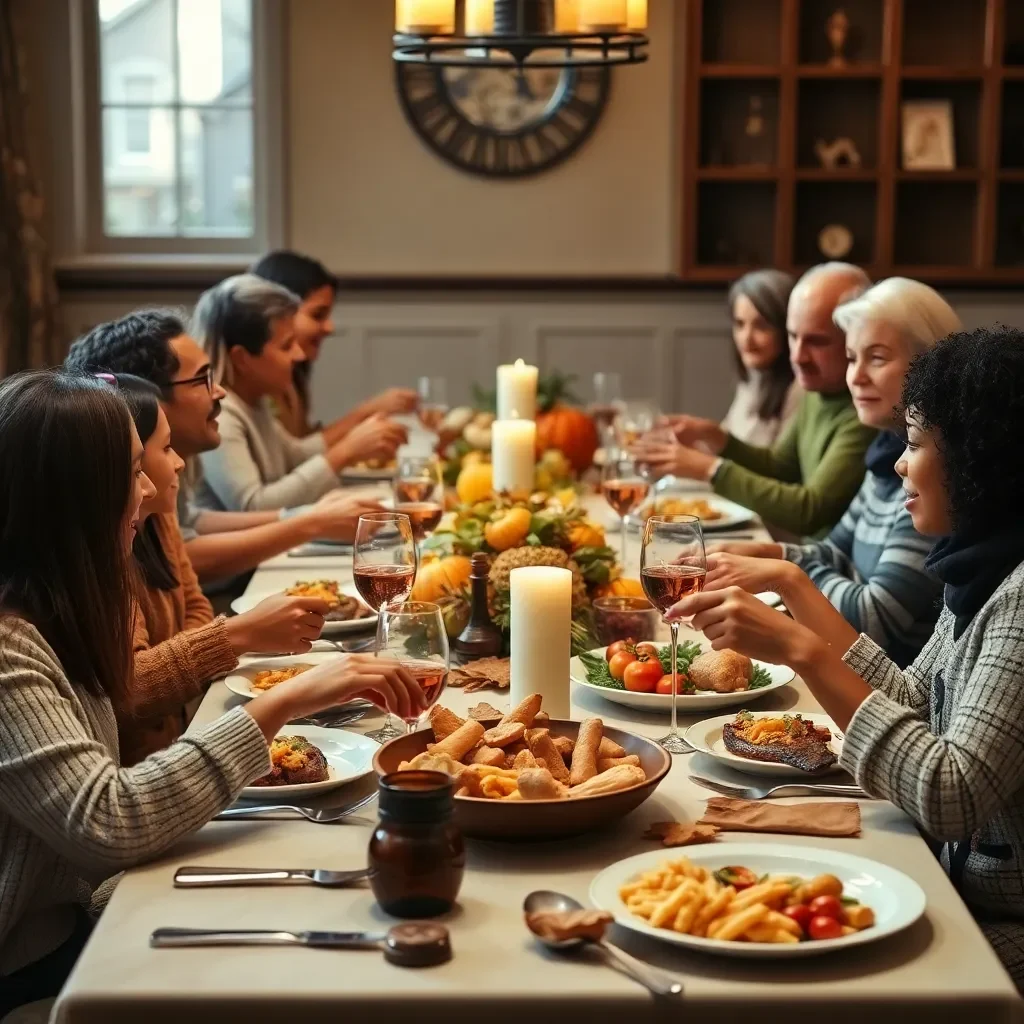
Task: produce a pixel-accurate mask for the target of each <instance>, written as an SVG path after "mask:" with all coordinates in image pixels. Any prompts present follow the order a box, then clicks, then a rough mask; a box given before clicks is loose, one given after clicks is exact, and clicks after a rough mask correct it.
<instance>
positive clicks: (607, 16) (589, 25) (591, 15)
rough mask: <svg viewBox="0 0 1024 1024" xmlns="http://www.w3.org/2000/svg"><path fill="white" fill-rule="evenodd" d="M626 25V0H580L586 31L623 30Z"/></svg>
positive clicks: (582, 23) (583, 27)
mask: <svg viewBox="0 0 1024 1024" xmlns="http://www.w3.org/2000/svg"><path fill="white" fill-rule="evenodd" d="M625 27H626V0H580V28H581V29H582V30H583V31H584V32H621V31H622V30H623V29H624V28H625Z"/></svg>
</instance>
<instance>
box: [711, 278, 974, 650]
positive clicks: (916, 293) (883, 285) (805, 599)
mask: <svg viewBox="0 0 1024 1024" xmlns="http://www.w3.org/2000/svg"><path fill="white" fill-rule="evenodd" d="M833 318H834V320H835V322H836V324H837V326H839V327H841V328H842V329H843V331H844V332H845V334H846V355H847V359H848V360H849V365H848V369H847V373H846V383H847V386H848V387H849V389H850V393H851V394H852V396H853V402H854V405H855V407H856V409H857V416H858V417H859V418H860V421H861V423H863V424H865V426H869V427H876V428H878V430H879V434H878V436H877V437H876V438H875V440H874V441H873V442H872V444H871V447H870V448H868V450H867V454H866V456H865V461H866V463H867V470H868V472H867V474H866V475H865V477H864V482H863V484H862V485H861V488H860V490H859V491H858V492H857V495H856V497H855V498H854V499H853V501H852V503H851V504H850V507H849V508H848V509H847V510H846V512H845V513H844V515H843V518H842V519H841V520H840V521H839V523H838V524H837V525H836V527H835V529H833V530H832V532H831V533H830V534H829V535H828V537H826V538H825V539H824V540H823V541H816V542H810V543H806V544H752V543H749V542H748V543H733V544H723V545H721V546H720V547H717V548H713V549H712V551H715V552H718V553H722V554H720V557H717V558H716V559H715V563H714V564H715V568H714V569H713V570H712V572H710V573H709V575H708V580H707V588H708V589H713V590H714V589H722V588H723V587H727V586H738V587H742V588H743V589H744V590H749V591H750V592H751V593H755V594H756V593H759V592H761V591H765V590H770V591H775V592H776V593H779V594H781V595H782V597H783V599H784V600H785V602H786V606H787V607H788V608H789V611H790V613H791V614H792V615H793V617H794V618H795V619H796V620H797V621H798V622H803V623H804V624H805V625H807V626H809V627H810V628H811V629H814V628H815V627H816V623H817V620H818V617H819V616H820V615H822V614H824V615H825V616H828V615H830V614H831V611H832V608H835V609H836V610H837V611H838V612H839V613H840V614H841V615H842V616H843V618H844V619H846V621H847V622H848V623H849V624H850V625H851V626H852V627H853V628H854V629H855V630H857V632H858V633H865V634H867V635H868V636H869V637H871V639H872V640H874V641H875V642H876V643H877V644H878V645H879V646H880V647H881V648H882V650H884V651H885V653H886V654H887V655H888V656H889V657H890V658H892V660H893V661H895V662H896V664H897V665H899V666H900V667H901V668H902V667H903V666H905V665H907V664H909V663H910V662H911V661H913V659H914V658H915V657H916V656H917V655H918V653H919V652H920V650H921V648H922V647H923V646H924V644H925V642H926V641H927V639H928V637H929V636H931V632H932V628H933V627H934V625H935V620H936V618H937V617H938V614H939V607H940V604H941V596H942V587H941V584H940V583H939V582H938V581H937V580H936V579H935V577H934V576H932V575H931V574H930V573H928V572H927V571H926V569H925V559H926V558H927V557H928V552H929V550H930V549H931V546H932V540H931V539H929V538H927V537H922V536H921V535H920V534H919V533H918V532H917V530H915V529H914V524H913V521H912V520H911V518H910V513H909V512H908V511H907V510H906V509H905V508H904V507H903V489H902V487H901V485H900V478H899V477H898V476H897V475H896V461H897V459H899V457H900V455H901V454H902V453H903V440H902V434H903V413H902V409H901V406H900V391H901V389H902V387H903V379H904V377H905V376H906V373H907V368H908V367H909V366H910V362H911V360H912V359H913V358H914V357H915V356H916V355H919V354H920V353H922V352H926V351H928V350H929V349H930V348H932V346H934V344H935V343H936V342H937V341H938V340H939V339H940V338H944V337H946V335H948V334H952V333H953V332H954V331H959V330H960V328H961V323H960V319H959V318H958V317H957V315H956V313H954V312H953V310H952V308H951V307H950V306H949V304H948V303H947V302H946V300H945V299H943V298H942V296H941V295H939V294H938V292H936V291H934V290H933V289H932V288H929V287H928V286H927V285H924V284H921V283H920V282H919V281H911V280H909V279H907V278H905V277H891V278H889V279H888V280H886V281H881V282H880V283H879V284H876V285H875V286H874V287H872V288H869V289H868V290H867V291H865V292H864V293H863V294H862V295H860V296H859V297H856V298H853V299H851V300H850V301H848V302H845V303H843V304H842V305H841V306H839V307H838V308H837V309H836V311H835V313H834V315H833ZM736 556H745V557H736ZM751 556H753V557H751ZM779 559H784V560H785V561H779ZM823 597H824V598H825V599H826V600H823V599H822V598H823ZM829 605H831V607H829Z"/></svg>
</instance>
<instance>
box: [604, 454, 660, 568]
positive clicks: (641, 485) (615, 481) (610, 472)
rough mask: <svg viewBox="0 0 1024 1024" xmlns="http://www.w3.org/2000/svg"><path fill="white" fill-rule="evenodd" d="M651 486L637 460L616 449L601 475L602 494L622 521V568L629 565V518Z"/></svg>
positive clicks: (606, 462)
mask: <svg viewBox="0 0 1024 1024" xmlns="http://www.w3.org/2000/svg"><path fill="white" fill-rule="evenodd" d="M649 488H650V484H649V483H648V482H647V481H646V480H645V479H644V478H643V476H642V475H641V473H640V469H639V467H638V466H637V464H636V460H635V459H634V458H633V457H632V456H631V455H630V454H629V452H627V451H625V450H624V449H613V450H612V451H610V452H609V453H608V457H607V458H606V459H605V464H604V470H603V471H602V473H601V493H602V494H603V495H604V500H605V501H607V502H608V504H609V505H611V507H612V509H613V510H614V512H615V514H616V515H617V516H618V517H619V523H620V527H621V544H622V564H623V565H625V564H626V516H627V515H629V513H630V512H632V511H633V509H635V508H636V507H637V506H638V505H639V504H640V503H641V502H642V501H643V500H644V498H646V497H647V491H648V489H649Z"/></svg>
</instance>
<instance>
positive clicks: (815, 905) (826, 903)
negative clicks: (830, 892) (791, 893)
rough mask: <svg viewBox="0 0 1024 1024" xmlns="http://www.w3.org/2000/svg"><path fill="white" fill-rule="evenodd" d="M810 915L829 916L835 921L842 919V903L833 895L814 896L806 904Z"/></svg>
mask: <svg viewBox="0 0 1024 1024" xmlns="http://www.w3.org/2000/svg"><path fill="white" fill-rule="evenodd" d="M807 909H808V910H810V912H811V916H812V917H831V918H833V919H834V920H836V921H842V919H843V905H842V903H840V902H839V900H838V899H837V898H836V897H835V896H816V897H815V898H814V899H813V900H811V902H810V903H808V904H807Z"/></svg>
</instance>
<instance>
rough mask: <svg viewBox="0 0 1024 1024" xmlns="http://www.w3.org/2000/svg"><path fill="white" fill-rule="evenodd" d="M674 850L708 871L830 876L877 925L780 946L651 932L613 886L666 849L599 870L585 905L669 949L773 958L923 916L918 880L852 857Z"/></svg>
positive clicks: (784, 849)
mask: <svg viewBox="0 0 1024 1024" xmlns="http://www.w3.org/2000/svg"><path fill="white" fill-rule="evenodd" d="M680 852H681V853H684V854H685V856H686V857H687V858H688V859H689V860H690V861H692V862H693V863H694V864H696V865H699V866H701V867H704V868H707V869H708V870H709V871H712V870H715V871H717V870H718V869H719V868H722V867H725V866H726V865H743V866H744V867H748V868H750V869H751V870H752V871H753V872H754V874H755V875H763V874H771V875H798V876H800V877H801V878H805V879H807V880H810V879H811V878H813V877H814V876H815V875H823V874H830V875H835V876H836V877H837V878H838V879H839V880H840V881H841V882H842V883H843V894H844V895H845V896H850V897H852V898H853V899H856V900H859V901H860V902H861V903H863V904H864V905H865V906H868V907H870V908H871V909H872V910H873V911H874V912H875V923H874V924H873V925H872V926H871V927H870V928H865V929H864V930H863V931H859V932H853V933H852V934H851V935H844V936H842V937H840V938H838V939H822V940H820V941H817V942H815V941H808V942H797V943H778V944H776V943H772V942H723V941H720V940H717V939H703V938H698V937H697V936H694V935H680V934H679V933H677V932H673V931H670V930H669V929H667V928H654V927H652V926H651V925H650V924H648V923H647V921H646V920H644V918H642V917H637V916H636V915H635V914H633V913H631V912H630V910H629V909H628V908H627V907H626V905H625V904H624V903H623V902H622V900H621V899H619V888H620V887H621V886H623V885H625V884H626V883H627V882H630V881H632V880H633V879H635V878H636V877H637V876H638V875H640V874H642V873H643V872H645V871H650V870H652V869H653V868H656V867H657V866H658V865H659V864H661V863H662V862H664V861H665V860H670V859H672V856H671V852H669V854H668V856H666V851H665V850H651V851H649V852H648V853H641V854H638V855H637V856H636V857H628V858H627V859H626V860H620V861H619V862H618V863H617V864H612V865H611V866H610V867H608V868H605V870H604V871H602V872H601V873H600V874H599V875H598V876H597V877H596V878H595V879H594V881H593V882H591V884H590V901H591V903H593V904H594V906H596V907H599V908H600V909H602V910H607V911H608V912H609V913H610V914H613V915H614V917H615V923H616V924H618V925H621V926H622V927H623V928H628V929H630V931H635V932H639V933H640V934H642V935H648V936H651V937H652V938H655V939H661V940H662V941H663V942H668V943H671V944H672V945H675V946H685V947H686V948H688V949H696V950H699V951H700V952H702V953H715V954H718V955H720V956H732V957H746V958H757V959H771V960H775V959H779V960H784V959H789V958H792V957H805V956H820V955H821V954H823V953H838V952H840V951H841V950H844V949H849V948H850V947H851V946H863V945H865V944H866V943H869V942H877V941H878V940H879V939H884V938H887V937H888V936H890V935H894V934H895V933H896V932H899V931H902V930H903V929H904V928H908V927H910V925H912V924H913V923H914V922H915V921H916V920H917V919H918V918H919V917H921V915H922V914H923V913H924V911H925V902H926V901H925V896H924V892H922V890H921V887H920V886H919V885H918V884H917V882H915V881H914V880H913V879H911V878H908V877H907V876H906V875H905V874H903V872H902V871H897V870H896V869H895V868H891V867H889V866H888V865H886V864H879V863H878V862H877V861H873V860H868V859H867V858H866V857H858V856H856V855H855V854H852V853H841V852H839V851H838V850H826V849H820V848H818V847H814V846H789V845H785V844H783V843H732V842H728V843H711V844H709V845H707V846H688V847H687V848H686V850H685V851H680Z"/></svg>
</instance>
